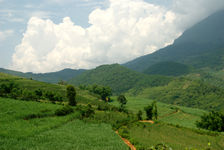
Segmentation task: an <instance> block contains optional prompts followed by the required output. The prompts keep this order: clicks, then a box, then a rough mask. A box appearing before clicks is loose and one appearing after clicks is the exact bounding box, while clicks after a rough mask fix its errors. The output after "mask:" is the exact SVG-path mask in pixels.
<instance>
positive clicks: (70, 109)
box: [55, 106, 74, 116]
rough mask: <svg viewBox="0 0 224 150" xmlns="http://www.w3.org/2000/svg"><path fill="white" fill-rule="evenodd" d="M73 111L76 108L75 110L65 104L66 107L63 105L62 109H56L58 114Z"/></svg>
mask: <svg viewBox="0 0 224 150" xmlns="http://www.w3.org/2000/svg"><path fill="white" fill-rule="evenodd" d="M73 112H74V110H73V108H72V107H70V106H64V107H62V108H60V109H57V110H56V111H55V115H57V116H66V115H68V114H70V113H73Z"/></svg>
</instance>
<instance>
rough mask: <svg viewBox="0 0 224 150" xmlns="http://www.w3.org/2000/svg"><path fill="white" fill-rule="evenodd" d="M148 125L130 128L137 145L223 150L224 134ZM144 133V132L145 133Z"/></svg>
mask: <svg viewBox="0 0 224 150" xmlns="http://www.w3.org/2000/svg"><path fill="white" fill-rule="evenodd" d="M145 124H146V127H144V128H143V127H141V126H133V127H131V128H129V130H128V131H129V135H130V139H131V141H132V143H136V146H138V145H141V146H140V147H144V148H148V147H151V146H152V145H157V144H166V145H167V146H169V147H172V149H174V150H184V149H185V148H195V149H198V150H203V149H206V148H208V143H211V147H210V148H211V149H214V150H223V147H224V136H222V135H219V136H210V135H206V134H199V133H197V132H195V131H193V130H191V129H187V128H177V127H175V126H171V125H167V124H161V123H159V124H148V123H145ZM143 133H144V134H143Z"/></svg>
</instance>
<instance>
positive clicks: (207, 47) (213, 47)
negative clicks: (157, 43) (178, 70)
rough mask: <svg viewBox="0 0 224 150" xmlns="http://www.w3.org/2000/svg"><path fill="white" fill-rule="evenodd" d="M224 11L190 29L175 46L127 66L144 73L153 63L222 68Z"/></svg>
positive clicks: (177, 40)
mask: <svg viewBox="0 0 224 150" xmlns="http://www.w3.org/2000/svg"><path fill="white" fill-rule="evenodd" d="M223 16H224V11H220V12H217V13H215V14H213V15H211V16H209V17H208V18H206V19H204V20H203V21H201V22H199V23H198V24H196V25H194V26H193V27H191V28H190V29H188V30H186V31H185V32H184V33H183V34H182V35H181V36H180V37H179V38H178V39H176V40H175V42H174V44H173V45H170V46H168V47H165V48H163V49H160V50H158V51H156V52H155V53H153V54H149V55H145V56H142V57H139V58H137V59H135V60H133V61H130V62H128V63H126V64H124V66H126V67H128V68H130V69H133V70H136V71H140V72H144V71H145V70H146V69H147V68H149V67H150V66H152V65H153V64H156V63H159V62H164V61H175V62H179V63H183V64H187V65H192V66H194V67H195V68H203V67H210V68H212V69H222V67H223V57H224V53H223V52H224V50H223V48H224V31H223V26H224V20H223Z"/></svg>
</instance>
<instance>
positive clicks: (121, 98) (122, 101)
mask: <svg viewBox="0 0 224 150" xmlns="http://www.w3.org/2000/svg"><path fill="white" fill-rule="evenodd" d="M117 101H118V102H119V103H120V110H121V111H124V109H125V105H126V103H127V99H126V97H125V96H124V95H119V96H118V98H117Z"/></svg>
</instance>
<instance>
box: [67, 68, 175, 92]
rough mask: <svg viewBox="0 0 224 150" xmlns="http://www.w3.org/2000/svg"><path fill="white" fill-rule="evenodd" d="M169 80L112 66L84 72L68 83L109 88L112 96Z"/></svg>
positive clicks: (164, 83)
mask: <svg viewBox="0 0 224 150" xmlns="http://www.w3.org/2000/svg"><path fill="white" fill-rule="evenodd" d="M171 79H172V78H171V77H164V76H158V75H157V76H149V75H145V74H142V73H138V72H135V71H132V70H129V69H127V68H125V67H123V66H121V65H118V64H113V65H103V66H99V67H97V68H96V69H93V70H89V71H86V72H85V73H83V74H81V75H80V76H77V77H75V78H73V79H72V80H70V81H69V83H70V84H73V85H81V86H82V87H85V86H88V85H93V84H97V85H103V86H109V87H111V89H112V92H113V93H114V94H121V93H124V92H126V91H128V90H129V89H131V88H133V87H135V88H136V89H138V90H141V89H142V88H144V87H154V86H160V85H166V84H167V83H169V82H170V80H171Z"/></svg>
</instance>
